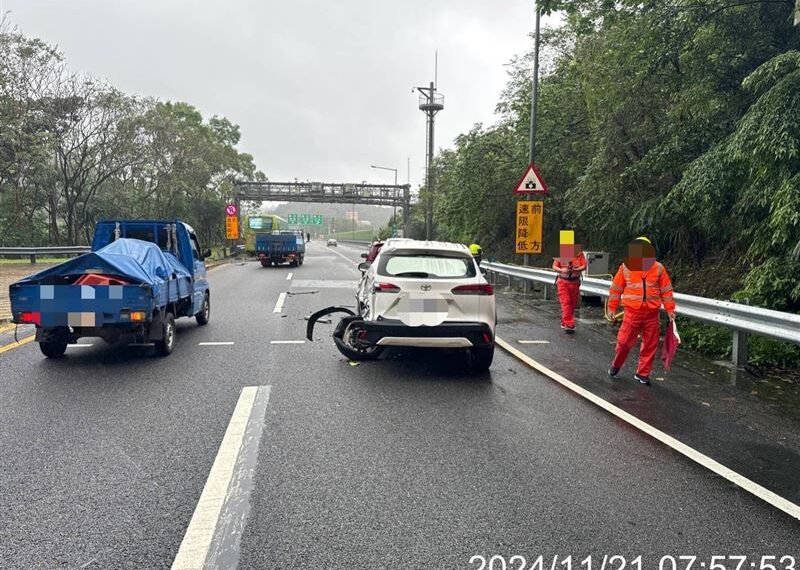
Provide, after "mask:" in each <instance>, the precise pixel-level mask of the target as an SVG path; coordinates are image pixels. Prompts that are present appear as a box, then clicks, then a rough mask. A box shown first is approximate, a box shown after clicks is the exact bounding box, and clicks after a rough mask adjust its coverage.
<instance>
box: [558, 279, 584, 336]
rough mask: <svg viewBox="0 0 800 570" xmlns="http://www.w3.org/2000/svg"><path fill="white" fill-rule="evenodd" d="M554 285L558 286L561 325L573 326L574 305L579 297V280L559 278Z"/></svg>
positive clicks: (576, 304)
mask: <svg viewBox="0 0 800 570" xmlns="http://www.w3.org/2000/svg"><path fill="white" fill-rule="evenodd" d="M556 287H557V288H558V301H559V302H560V303H561V325H562V326H568V327H574V326H575V307H577V306H578V301H579V300H580V298H581V281H580V279H576V280H575V281H567V280H566V279H559V280H558V282H557V284H556Z"/></svg>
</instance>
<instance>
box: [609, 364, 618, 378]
mask: <svg viewBox="0 0 800 570" xmlns="http://www.w3.org/2000/svg"><path fill="white" fill-rule="evenodd" d="M617 374H619V368H614V367H613V366H612V367H611V368H609V369H608V375H609V376H611V377H612V378H616V377H617Z"/></svg>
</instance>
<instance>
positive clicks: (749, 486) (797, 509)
mask: <svg viewBox="0 0 800 570" xmlns="http://www.w3.org/2000/svg"><path fill="white" fill-rule="evenodd" d="M495 342H496V343H497V344H498V346H500V348H502V349H504V350H505V351H507V352H509V353H510V354H512V355H513V356H515V357H517V358H518V359H520V360H521V361H523V362H524V363H525V364H527V365H528V366H530V367H531V368H533V369H534V370H536V371H538V372H540V373H541V374H543V375H545V376H547V377H548V378H550V379H551V380H555V381H556V382H558V383H559V384H561V385H562V386H564V387H565V388H568V389H569V390H572V391H573V392H575V393H576V394H578V395H579V396H583V397H584V398H586V399H587V400H589V401H590V402H592V403H593V404H595V405H597V406H600V407H601V408H603V409H604V410H606V411H607V412H609V413H611V414H613V415H615V416H617V417H618V418H619V419H621V420H623V421H625V422H627V423H629V424H630V425H632V426H633V427H635V428H637V429H639V430H641V431H643V432H644V433H646V434H647V435H649V436H651V437H653V438H655V439H657V440H658V441H660V442H661V443H663V444H664V445H666V446H668V447H671V448H672V449H674V450H675V451H677V452H678V453H680V454H682V455H684V456H686V457H688V458H689V459H691V460H692V461H694V462H696V463H699V464H700V465H702V466H703V467H705V468H706V469H709V470H710V471H713V472H714V473H716V474H717V475H719V476H720V477H724V478H725V479H727V480H728V481H730V482H731V483H733V484H734V485H738V486H739V487H741V488H742V489H744V490H745V491H747V492H749V493H752V494H753V495H755V496H756V497H758V498H759V499H762V500H764V501H766V502H767V503H769V504H770V505H772V506H773V507H775V508H778V509H780V510H782V511H783V512H785V513H786V514H788V515H790V516H792V517H794V518H796V519H798V520H800V505H796V504H794V503H792V502H791V501H788V500H786V499H784V498H783V497H781V496H780V495H778V494H776V493H773V492H772V491H770V490H769V489H765V488H764V487H762V486H761V485H759V484H758V483H755V482H753V481H751V480H750V479H748V478H747V477H745V476H744V475H740V474H739V473H737V472H736V471H733V470H732V469H729V468H727V467H725V466H724V465H722V464H721V463H719V462H717V461H714V460H713V459H711V458H710V457H708V456H707V455H704V454H702V453H700V452H699V451H697V450H696V449H694V448H692V447H689V446H688V445H686V444H685V443H682V442H680V441H678V440H677V439H675V438H674V437H671V436H669V435H667V434H666V433H664V432H663V431H661V430H659V429H657V428H654V427H653V426H651V425H650V424H648V423H646V422H643V421H642V420H640V419H639V418H637V417H635V416H632V415H631V414H629V413H628V412H626V411H624V410H622V409H620V408H618V407H616V406H615V405H614V404H612V403H610V402H607V401H605V400H604V399H603V398H601V397H600V396H596V395H595V394H593V393H591V392H589V391H588V390H586V389H585V388H581V387H580V386H578V385H577V384H575V383H574V382H571V381H570V380H567V379H566V378H564V377H563V376H561V375H560V374H558V373H557V372H553V371H552V370H550V369H549V368H547V367H546V366H544V365H542V364H540V363H538V362H536V361H535V360H534V359H533V358H531V357H530V356H528V355H527V354H525V353H524V352H521V351H519V350H517V349H516V348H514V347H513V346H511V345H510V344H509V343H507V342H506V341H504V340H502V339H500V338H498V337H495Z"/></svg>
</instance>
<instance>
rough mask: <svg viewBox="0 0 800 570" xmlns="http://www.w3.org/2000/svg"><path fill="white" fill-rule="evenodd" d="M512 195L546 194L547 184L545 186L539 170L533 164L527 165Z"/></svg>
mask: <svg viewBox="0 0 800 570" xmlns="http://www.w3.org/2000/svg"><path fill="white" fill-rule="evenodd" d="M514 194H547V184H545V182H544V179H543V178H542V175H541V174H540V173H539V169H538V168H536V166H534V165H533V164H529V165H528V168H527V169H526V170H525V174H523V175H522V178H520V179H519V182H517V185H516V187H515V188H514Z"/></svg>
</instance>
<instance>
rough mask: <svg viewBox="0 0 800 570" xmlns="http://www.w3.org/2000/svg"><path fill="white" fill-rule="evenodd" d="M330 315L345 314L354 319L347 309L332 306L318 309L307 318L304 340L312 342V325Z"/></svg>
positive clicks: (351, 312) (353, 314)
mask: <svg viewBox="0 0 800 570" xmlns="http://www.w3.org/2000/svg"><path fill="white" fill-rule="evenodd" d="M332 313H347V314H348V315H350V316H351V317H354V316H355V315H356V314H355V313H354V312H353V311H351V310H350V309H348V308H347V307H340V306H334V307H327V308H325V309H320V310H319V311H317V312H316V313H314V314H312V315H311V316H310V317H308V325H306V338H307V339H308V340H310V341H312V342H313V341H314V338H313V334H314V325H315V324H316V322H317V321H318V320H319V319H321V318H322V317H324V316H325V315H330V314H332Z"/></svg>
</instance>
